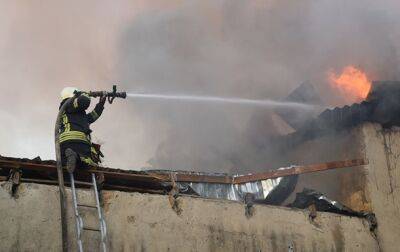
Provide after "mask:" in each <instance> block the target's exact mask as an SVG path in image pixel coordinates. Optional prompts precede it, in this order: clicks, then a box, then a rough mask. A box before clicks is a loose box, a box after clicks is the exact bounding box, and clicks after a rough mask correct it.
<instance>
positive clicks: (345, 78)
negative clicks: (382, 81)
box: [328, 66, 372, 102]
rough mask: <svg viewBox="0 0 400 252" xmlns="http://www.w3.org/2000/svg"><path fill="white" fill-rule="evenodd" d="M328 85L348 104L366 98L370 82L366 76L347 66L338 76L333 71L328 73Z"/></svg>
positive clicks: (358, 70)
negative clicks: (337, 91)
mask: <svg viewBox="0 0 400 252" xmlns="http://www.w3.org/2000/svg"><path fill="white" fill-rule="evenodd" d="M328 78H329V82H330V84H331V85H332V86H333V87H334V88H335V89H337V90H339V92H340V93H341V94H342V95H343V96H344V98H345V99H346V100H348V101H349V102H359V101H362V100H364V99H365V98H367V96H368V93H369V91H370V89H371V85H372V84H371V81H370V80H369V79H368V77H367V74H366V73H364V72H363V71H362V70H360V69H357V68H356V67H354V66H347V67H345V68H344V69H343V71H342V73H341V74H340V75H337V74H335V73H334V72H333V71H330V72H329V73H328Z"/></svg>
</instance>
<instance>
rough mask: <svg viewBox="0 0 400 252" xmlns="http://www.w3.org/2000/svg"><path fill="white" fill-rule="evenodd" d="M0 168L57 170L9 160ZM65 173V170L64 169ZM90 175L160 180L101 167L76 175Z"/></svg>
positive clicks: (3, 161)
mask: <svg viewBox="0 0 400 252" xmlns="http://www.w3.org/2000/svg"><path fill="white" fill-rule="evenodd" d="M0 166H2V167H4V168H22V169H28V170H34V171H41V172H43V171H52V172H57V168H56V166H55V165H48V164H36V163H30V162H22V161H11V160H0ZM64 172H66V169H64ZM90 173H103V174H104V176H105V177H106V178H116V179H122V180H128V181H141V182H160V180H159V179H158V178H156V177H154V176H151V175H148V174H139V173H131V172H129V171H127V172H121V171H111V169H110V168H102V167H95V168H94V167H91V168H89V169H87V170H79V171H78V174H83V175H88V176H89V175H90Z"/></svg>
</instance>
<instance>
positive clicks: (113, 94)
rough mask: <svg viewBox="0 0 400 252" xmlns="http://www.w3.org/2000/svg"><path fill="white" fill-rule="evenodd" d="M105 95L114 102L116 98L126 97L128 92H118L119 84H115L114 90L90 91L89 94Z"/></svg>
mask: <svg viewBox="0 0 400 252" xmlns="http://www.w3.org/2000/svg"><path fill="white" fill-rule="evenodd" d="M103 95H105V96H106V97H107V100H108V102H109V103H110V104H111V103H113V101H114V99H115V98H122V99H125V98H126V92H117V85H113V90H112V92H104V91H90V92H89V96H91V97H101V96H103Z"/></svg>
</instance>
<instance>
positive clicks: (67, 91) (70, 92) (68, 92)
mask: <svg viewBox="0 0 400 252" xmlns="http://www.w3.org/2000/svg"><path fill="white" fill-rule="evenodd" d="M75 91H79V89H77V88H75V87H65V88H64V89H63V90H62V91H61V99H62V100H64V99H67V98H71V97H73V96H74V93H75Z"/></svg>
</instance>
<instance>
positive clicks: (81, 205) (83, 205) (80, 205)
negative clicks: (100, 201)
mask: <svg viewBox="0 0 400 252" xmlns="http://www.w3.org/2000/svg"><path fill="white" fill-rule="evenodd" d="M78 207H88V208H97V206H92V205H86V204H78Z"/></svg>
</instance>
